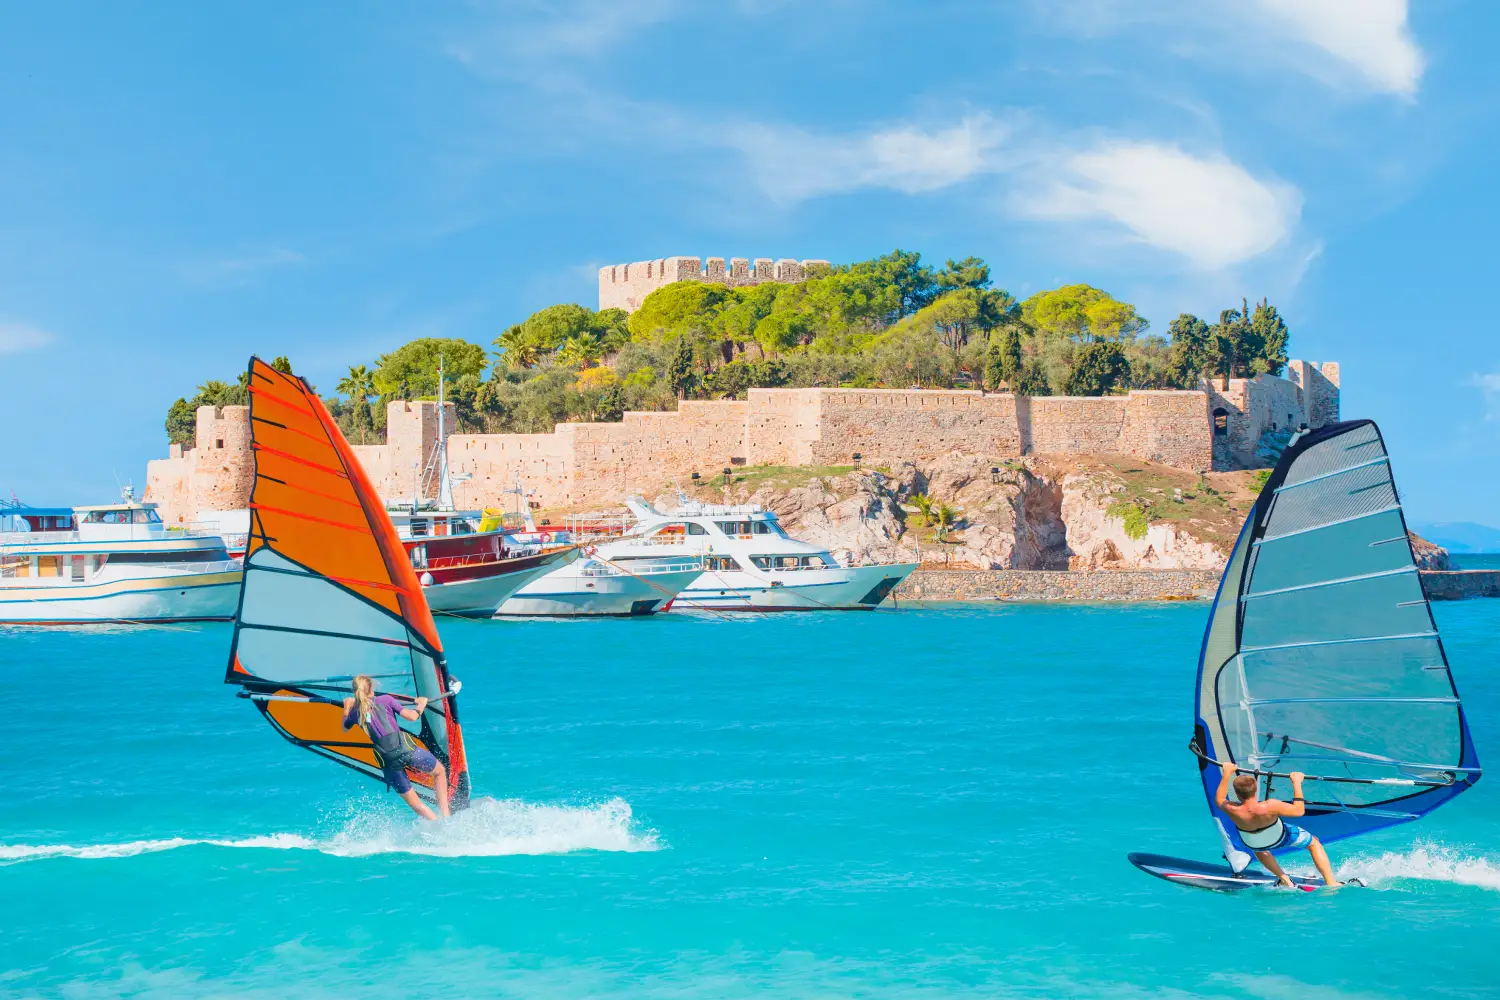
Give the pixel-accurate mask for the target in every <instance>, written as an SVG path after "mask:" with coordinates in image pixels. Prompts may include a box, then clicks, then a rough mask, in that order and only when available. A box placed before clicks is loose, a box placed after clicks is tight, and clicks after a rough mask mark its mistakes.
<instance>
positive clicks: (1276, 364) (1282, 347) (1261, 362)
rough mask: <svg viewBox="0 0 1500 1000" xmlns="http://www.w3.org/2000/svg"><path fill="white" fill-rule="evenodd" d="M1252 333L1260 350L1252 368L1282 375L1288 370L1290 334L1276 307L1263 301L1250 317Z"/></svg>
mask: <svg viewBox="0 0 1500 1000" xmlns="http://www.w3.org/2000/svg"><path fill="white" fill-rule="evenodd" d="M1250 333H1251V336H1252V338H1253V340H1254V343H1255V346H1256V348H1257V349H1258V353H1257V357H1256V358H1255V361H1253V362H1252V363H1251V367H1252V368H1253V369H1255V370H1256V371H1257V373H1259V372H1266V373H1267V374H1270V375H1280V374H1281V373H1282V371H1283V370H1284V369H1285V368H1286V360H1287V340H1288V338H1289V336H1290V334H1289V333H1288V331H1287V328H1286V322H1285V321H1284V320H1283V319H1282V318H1281V314H1280V313H1278V312H1277V311H1276V307H1275V306H1273V305H1271V304H1270V302H1269V301H1268V300H1266V299H1261V300H1260V303H1259V304H1258V305H1256V307H1255V312H1253V313H1252V314H1251V316H1250Z"/></svg>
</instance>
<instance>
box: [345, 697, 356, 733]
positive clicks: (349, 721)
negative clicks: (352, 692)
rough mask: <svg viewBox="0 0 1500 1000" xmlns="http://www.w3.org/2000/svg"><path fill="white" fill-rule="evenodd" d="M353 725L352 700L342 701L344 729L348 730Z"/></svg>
mask: <svg viewBox="0 0 1500 1000" xmlns="http://www.w3.org/2000/svg"><path fill="white" fill-rule="evenodd" d="M353 725H354V699H353V698H345V699H344V728H345V729H349V728H351V727H353Z"/></svg>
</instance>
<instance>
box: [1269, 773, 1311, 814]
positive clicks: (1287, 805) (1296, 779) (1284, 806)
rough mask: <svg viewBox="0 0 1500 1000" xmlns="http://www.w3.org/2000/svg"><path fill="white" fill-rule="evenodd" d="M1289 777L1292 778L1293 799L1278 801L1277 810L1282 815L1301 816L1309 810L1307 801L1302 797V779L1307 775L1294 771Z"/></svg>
mask: <svg viewBox="0 0 1500 1000" xmlns="http://www.w3.org/2000/svg"><path fill="white" fill-rule="evenodd" d="M1288 777H1290V778H1291V779H1292V801H1290V802H1278V803H1276V811H1277V812H1278V813H1279V814H1280V815H1282V816H1292V817H1296V816H1301V815H1302V814H1303V813H1305V812H1307V803H1306V802H1305V801H1303V799H1302V779H1303V778H1305V777H1306V775H1304V774H1303V773H1302V772H1301V771H1293V772H1292V773H1291V774H1290V775H1288Z"/></svg>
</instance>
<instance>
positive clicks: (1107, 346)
mask: <svg viewBox="0 0 1500 1000" xmlns="http://www.w3.org/2000/svg"><path fill="white" fill-rule="evenodd" d="M1129 378H1130V360H1129V359H1128V358H1127V357H1126V356H1125V349H1124V348H1123V347H1121V346H1120V344H1119V343H1117V342H1115V341H1111V340H1096V341H1094V342H1093V343H1090V344H1084V345H1083V346H1082V347H1080V348H1079V349H1078V353H1077V354H1075V355H1074V357H1073V369H1072V371H1070V372H1069V373H1068V382H1067V388H1066V392H1067V394H1068V395H1069V396H1104V395H1108V394H1109V393H1111V392H1113V391H1114V389H1115V387H1116V386H1120V385H1124V384H1126V382H1127V381H1128V380H1129Z"/></svg>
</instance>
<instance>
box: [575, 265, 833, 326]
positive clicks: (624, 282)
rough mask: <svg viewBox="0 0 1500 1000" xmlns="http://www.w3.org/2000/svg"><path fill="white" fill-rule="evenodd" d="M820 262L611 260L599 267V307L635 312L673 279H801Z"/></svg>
mask: <svg viewBox="0 0 1500 1000" xmlns="http://www.w3.org/2000/svg"><path fill="white" fill-rule="evenodd" d="M819 265H821V266H824V267H826V266H829V265H828V261H826V260H802V261H797V260H792V259H790V258H787V257H783V258H782V259H781V260H772V259H771V258H770V257H757V258H755V260H754V261H751V260H749V259H748V258H745V257H733V258H730V260H729V263H728V265H727V266H726V265H725V263H724V258H723V257H710V258H708V261H707V263H705V262H704V261H703V259H702V258H701V257H662V258H660V259H659V260H638V261H636V262H635V263H634V264H611V265H610V266H609V267H601V268H600V269H599V308H600V309H624V310H625V311H626V312H635V311H636V310H637V309H639V308H640V307H641V303H642V302H644V301H645V300H646V296H647V295H650V294H651V293H652V292H654V291H656V290H657V289H658V288H661V287H662V286H663V285H670V284H672V283H673V282H674V281H708V282H712V283H714V284H718V285H729V286H730V287H731V288H738V287H743V286H745V285H759V284H762V283H764V282H767V281H786V282H793V281H801V280H802V279H803V278H804V277H806V276H807V271H808V268H810V267H814V266H819Z"/></svg>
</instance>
